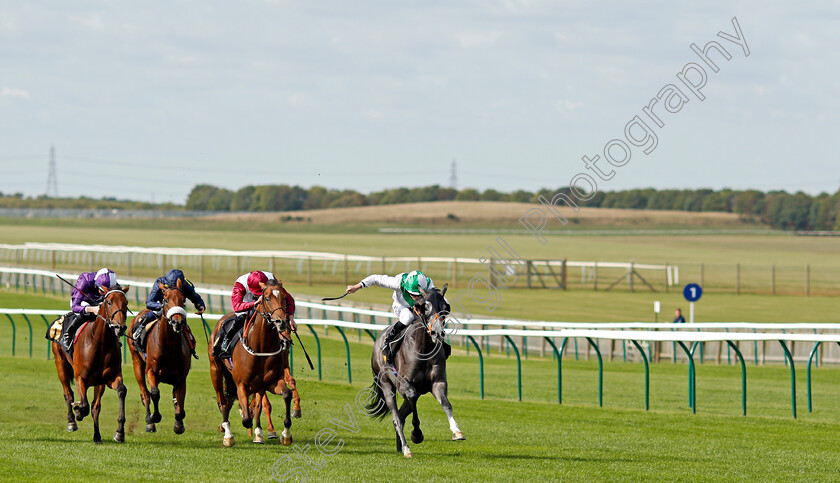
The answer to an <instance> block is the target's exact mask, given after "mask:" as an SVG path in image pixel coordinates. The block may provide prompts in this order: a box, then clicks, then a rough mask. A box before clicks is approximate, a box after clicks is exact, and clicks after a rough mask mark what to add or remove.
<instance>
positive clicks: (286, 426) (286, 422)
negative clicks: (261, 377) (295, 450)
mask: <svg viewBox="0 0 840 483" xmlns="http://www.w3.org/2000/svg"><path fill="white" fill-rule="evenodd" d="M269 390H270V391H271V392H272V393H274V394H279V395H280V396H282V397H283V402H284V403H285V404H286V417H285V418H284V419H283V432H282V433H280V436H281V438H280V441H281V442H282V443H283V444H284V445H286V446H290V445H291V444H292V441H293V439H292V430H291V427H292V391H291V390H290V389H289V387H288V386H286V381H285V380H284V379H280V380H279V381H277V384H276V385H275V386H274V387H273V388H270V389H269Z"/></svg>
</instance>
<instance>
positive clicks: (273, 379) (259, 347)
mask: <svg viewBox="0 0 840 483" xmlns="http://www.w3.org/2000/svg"><path fill="white" fill-rule="evenodd" d="M260 288H262V296H261V299H260V300H259V302H258V303H257V304H256V305H255V306H254V315H253V316H252V317H251V319H250V320H248V322H247V323H246V324H245V328H244V329H243V332H242V338H241V339H240V341H239V342H237V343H236V345H235V346H234V348H233V354H232V357H231V358H230V359H229V360H222V359H221V358H218V357H214V356H213V344H212V343H211V344H209V345H208V348H207V352H208V354H209V356H210V378H211V380H212V381H213V387H214V388H215V390H216V400H217V403H218V406H219V411H220V412H221V413H222V426H221V429H222V430H223V431H224V433H225V435H224V439H223V442H224V445H225V446H233V445H234V443H235V440H234V436H233V432H232V431H231V429H230V421H229V420H228V417H229V415H230V410H231V407H232V406H233V401H234V394H233V391H234V389H235V391H236V395H235V398H236V399H238V401H239V407H240V410H241V414H242V426H244V427H246V428H251V427H253V428H254V442H255V443H264V442H265V438H264V436H263V434H262V428H261V427H260V413H261V412H262V403H263V400H264V397H265V394H266V392H271V393H273V394H279V395H282V396H283V399H284V401H285V403H286V418H285V420H284V421H283V425H284V427H285V429H284V430H283V433H282V442H283V444H284V445H287V446H288V445H291V444H292V433H291V431H290V429H289V428H290V427H291V425H292V420H291V403H292V389H293V388H294V379H292V384H289V383H288V382H287V380H286V374H288V373H289V347H290V344H291V340H290V339H289V338H288V337H286V336H285V332H286V330H287V327H288V313H287V311H286V289H284V288H283V285H282V284H281V283H280V282H278V281H276V280H269V282H268V283H267V284H260ZM231 316H233V314H228V315H226V316H225V317H222V319H220V320H219V322H217V323H216V327H215V328H214V329H213V336H212V338H211V341H213V340H215V339H216V337H217V334H218V332H219V330H220V328H221V326H222V324H223V323H224V321H225V320H227V319H228V318H229V317H231ZM251 395H254V396H255V397H254V400H253V405H250V404H249V400H248V398H249V396H251Z"/></svg>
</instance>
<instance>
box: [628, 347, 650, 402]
mask: <svg viewBox="0 0 840 483" xmlns="http://www.w3.org/2000/svg"><path fill="white" fill-rule="evenodd" d="M630 342H632V343H633V345H634V346H636V350H638V351H639V354H641V355H642V360H643V361H645V411H648V410H649V409H650V366H649V365H648V358H647V356H646V355H645V351H643V350H642V346H640V345H639V343H638V342H636V341H635V340H631V341H630Z"/></svg>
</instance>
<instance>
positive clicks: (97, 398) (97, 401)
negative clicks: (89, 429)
mask: <svg viewBox="0 0 840 483" xmlns="http://www.w3.org/2000/svg"><path fill="white" fill-rule="evenodd" d="M104 392H105V384H100V385H98V386H93V408H92V409H93V411H92V416H93V442H94V443H96V444H102V435H101V434H99V410H100V409H102V394H103V393H104Z"/></svg>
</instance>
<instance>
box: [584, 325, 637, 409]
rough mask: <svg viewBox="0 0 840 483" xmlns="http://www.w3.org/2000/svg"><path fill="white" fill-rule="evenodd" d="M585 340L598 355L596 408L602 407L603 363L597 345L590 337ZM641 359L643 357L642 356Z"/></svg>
mask: <svg viewBox="0 0 840 483" xmlns="http://www.w3.org/2000/svg"><path fill="white" fill-rule="evenodd" d="M586 340H588V341H589V345H591V346H592V348H593V349H595V354H597V355H598V407H604V361H603V360H602V359H601V350H600V349H599V348H598V344H596V343H595V341H594V340H592V338H591V337H587V338H586ZM642 357H644V354H643V355H642Z"/></svg>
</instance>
